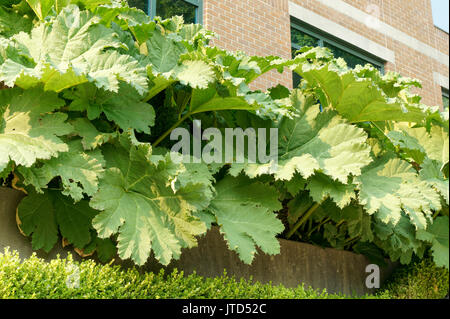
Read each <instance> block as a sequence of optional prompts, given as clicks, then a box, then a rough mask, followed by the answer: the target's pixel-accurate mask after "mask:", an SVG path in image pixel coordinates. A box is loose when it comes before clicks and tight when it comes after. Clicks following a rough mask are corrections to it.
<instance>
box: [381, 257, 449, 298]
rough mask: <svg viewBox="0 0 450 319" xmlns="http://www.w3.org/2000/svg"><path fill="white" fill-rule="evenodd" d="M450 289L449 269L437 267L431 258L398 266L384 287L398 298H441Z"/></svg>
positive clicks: (392, 295)
mask: <svg viewBox="0 0 450 319" xmlns="http://www.w3.org/2000/svg"><path fill="white" fill-rule="evenodd" d="M448 291H449V272H448V270H447V269H445V268H438V267H436V264H435V263H434V262H433V260H432V259H431V258H426V259H423V260H421V261H417V262H414V263H411V264H409V265H408V266H402V267H400V268H398V269H397V270H396V271H395V272H394V273H393V274H392V276H391V278H390V280H389V281H388V282H387V283H386V284H385V287H384V293H387V294H389V295H390V296H391V298H396V299H441V298H444V297H445V296H446V295H447V294H448Z"/></svg>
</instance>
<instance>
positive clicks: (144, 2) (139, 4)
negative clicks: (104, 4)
mask: <svg viewBox="0 0 450 319" xmlns="http://www.w3.org/2000/svg"><path fill="white" fill-rule="evenodd" d="M128 5H129V6H130V7H135V8H139V9H141V10H143V11H144V12H148V0H128Z"/></svg>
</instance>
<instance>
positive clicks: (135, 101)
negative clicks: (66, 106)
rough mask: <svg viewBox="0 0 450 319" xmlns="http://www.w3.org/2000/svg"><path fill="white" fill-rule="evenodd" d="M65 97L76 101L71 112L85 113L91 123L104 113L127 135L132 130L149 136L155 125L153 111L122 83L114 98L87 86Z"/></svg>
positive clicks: (130, 88) (128, 86) (71, 107)
mask: <svg viewBox="0 0 450 319" xmlns="http://www.w3.org/2000/svg"><path fill="white" fill-rule="evenodd" d="M65 97H66V98H69V99H71V100H73V101H72V103H71V104H70V110H71V111H83V112H84V111H86V112H87V117H88V119H90V120H93V119H96V118H99V117H100V115H101V114H102V113H104V114H105V115H106V117H107V119H108V120H110V121H112V122H114V123H115V124H117V125H118V126H119V127H120V128H121V129H123V130H124V131H126V130H128V129H130V128H131V129H135V130H136V131H138V132H144V133H147V134H149V133H150V127H151V126H153V125H154V124H155V110H154V109H153V107H152V106H151V105H150V104H148V103H145V102H141V100H140V97H139V95H138V94H137V92H136V90H135V89H133V88H132V87H131V86H130V85H128V84H126V83H123V82H121V83H120V85H119V91H118V94H111V93H110V92H108V91H105V90H102V89H98V88H97V87H95V86H94V85H92V84H90V83H86V84H83V85H80V86H78V87H77V88H75V89H74V90H73V91H72V92H67V93H65ZM78 124H80V123H78ZM81 134H84V133H83V132H81Z"/></svg>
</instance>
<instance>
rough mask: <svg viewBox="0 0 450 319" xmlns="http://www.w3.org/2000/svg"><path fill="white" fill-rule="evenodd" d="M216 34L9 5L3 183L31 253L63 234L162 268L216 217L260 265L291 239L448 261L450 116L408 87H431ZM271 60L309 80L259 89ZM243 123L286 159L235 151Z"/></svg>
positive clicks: (96, 10)
mask: <svg viewBox="0 0 450 319" xmlns="http://www.w3.org/2000/svg"><path fill="white" fill-rule="evenodd" d="M212 37H214V34H213V33H211V32H209V31H207V30H205V29H203V28H202V26H201V25H195V24H184V22H183V19H182V18H181V17H173V18H171V19H167V20H161V19H159V18H156V19H151V18H150V17H148V16H147V15H146V14H145V13H144V12H143V11H141V10H138V9H135V8H130V7H128V5H127V3H126V1H115V0H27V1H25V0H7V1H2V2H1V5H0V87H1V88H2V89H1V90H0V183H1V185H3V186H6V187H13V188H16V189H20V190H22V191H23V192H25V193H26V194H27V196H26V197H25V198H24V199H23V200H22V201H21V203H20V205H19V206H18V210H17V220H18V225H19V227H20V229H21V231H22V232H23V233H24V234H25V235H27V236H29V237H30V238H31V244H32V246H33V248H34V249H36V250H38V249H43V250H45V251H50V250H51V249H52V247H53V246H54V245H55V244H56V243H57V242H58V240H60V239H61V238H63V240H64V242H65V243H66V244H70V245H72V246H73V247H74V248H75V249H76V251H78V252H79V253H80V254H82V255H89V254H93V253H95V252H96V253H97V255H98V257H99V258H100V259H101V260H105V261H106V260H108V259H111V258H112V257H113V256H114V255H115V254H116V253H117V254H118V255H119V256H120V257H121V258H122V259H132V260H133V261H134V262H135V263H136V264H138V265H142V264H144V263H145V262H146V261H147V259H148V258H149V256H150V254H151V253H152V254H153V255H154V256H155V258H156V259H157V260H158V261H159V262H160V263H161V264H164V265H167V264H168V263H170V261H171V260H173V259H177V258H179V257H180V254H181V249H182V248H189V247H194V246H196V245H197V238H198V237H199V236H201V235H203V234H205V233H206V232H207V230H208V229H209V228H210V227H211V226H212V225H216V226H217V227H219V229H220V231H221V233H222V234H223V236H224V239H225V240H226V242H227V244H228V247H229V248H230V249H231V250H234V251H236V252H237V254H238V255H239V257H240V258H241V260H242V261H243V262H245V263H247V264H250V263H251V262H252V260H253V258H254V256H255V254H256V251H257V250H256V248H257V247H259V248H260V249H261V251H263V252H264V253H267V254H278V253H279V251H280V247H279V242H278V240H277V237H282V238H288V239H292V240H300V241H304V242H309V243H313V244H317V245H321V246H327V247H335V248H339V249H347V250H351V251H355V252H358V253H363V254H366V255H368V256H369V257H371V258H372V259H377V260H383V259H384V258H386V257H388V258H390V259H391V260H394V261H395V260H400V262H401V263H404V264H407V263H409V262H410V261H411V259H412V257H413V256H418V257H419V258H421V257H422V256H424V255H425V254H429V253H430V254H432V256H433V258H434V261H435V263H436V264H437V265H438V266H445V267H447V268H448V267H449V257H448V254H449V246H448V244H449V240H448V236H449V235H448V233H449V219H448V211H449V208H448V204H449V195H448V194H449V193H448V175H449V164H448V162H449V160H448V156H449V155H448V154H449V150H448V145H449V139H448V113H441V112H439V109H438V108H437V107H428V106H425V105H423V104H422V103H421V102H420V97H419V96H417V95H415V94H412V93H411V92H412V91H411V88H413V87H417V86H420V83H418V82H417V81H415V80H413V79H409V78H404V77H401V76H400V75H398V74H396V73H392V72H388V73H386V74H380V72H379V71H378V70H376V69H375V68H374V67H372V66H371V65H366V66H357V67H356V68H355V69H351V68H348V67H347V66H346V64H345V62H344V60H342V59H335V58H333V56H332V54H331V53H330V51H328V50H327V49H323V48H309V47H305V48H303V49H301V50H300V51H299V52H297V55H296V57H295V58H293V59H291V60H285V59H281V58H278V57H273V56H270V57H258V56H248V55H246V54H244V53H242V52H228V51H226V50H223V49H220V48H218V47H214V46H210V45H209V40H210V39H211V38H212ZM271 70H275V71H278V72H283V71H289V72H291V71H292V72H296V73H297V74H298V75H299V76H300V77H301V79H302V80H301V83H300V85H299V86H298V87H297V88H295V89H293V90H290V89H288V88H286V87H283V86H281V85H277V86H274V87H273V88H270V89H268V90H267V91H266V92H263V91H255V90H252V89H251V88H253V87H255V86H254V85H252V82H254V81H255V80H256V79H257V78H258V77H259V76H261V75H263V74H265V73H267V72H269V71H271ZM198 123H201V129H200V128H199V127H198ZM181 128H182V129H185V131H186V132H189V134H188V136H184V137H185V139H184V142H183V143H182V144H183V145H182V146H183V147H180V145H179V144H178V143H181V142H180V141H179V140H174V139H173V136H174V135H175V136H176V135H178V134H175V133H176V132H177V130H179V129H181ZM230 129H231V130H233V132H239V130H241V131H242V132H244V133H245V132H246V133H248V132H254V135H252V134H250V133H249V134H244V137H245V140H244V142H243V144H244V145H245V146H247V145H250V144H251V143H252V142H254V141H255V140H257V141H258V143H256V144H255V149H257V152H258V153H263V154H267V153H269V150H274V151H276V154H277V156H276V157H270V156H269V159H270V160H269V161H266V162H261V161H255V160H254V159H253V158H252V157H251V156H250V155H251V154H250V153H246V154H241V153H239V152H238V150H236V152H234V149H235V148H236V147H237V145H238V141H236V143H234V142H233V139H232V140H231V147H230V140H228V144H227V143H224V144H223V148H224V149H225V151H224V152H222V151H223V149H222V148H221V145H222V144H221V143H220V136H221V133H226V132H227V131H229V130H230ZM249 129H253V130H249ZM208 130H209V131H208ZM207 131H208V132H210V134H209V138H205V137H208V136H206V135H205V134H204V135H203V136H200V138H199V136H198V132H200V133H201V132H207ZM196 132H197V133H196ZM272 132H275V133H276V134H275V135H274V134H272ZM268 136H271V139H270V141H268V140H269V139H268V138H267V137H268ZM202 137H203V138H202ZM273 137H274V138H273ZM264 141H267V142H266V143H264ZM222 142H223V141H222ZM272 142H275V145H276V148H275V149H273V147H272V146H273V145H274V144H273V143H272ZM199 147H200V148H201V150H202V152H203V153H202V155H203V156H201V157H200V158H199V157H198V156H195V155H196V150H197V154H198V148H199ZM208 147H209V148H208ZM191 148H192V149H194V150H193V151H192V152H190V150H191ZM249 148H250V147H249ZM227 149H228V152H227V151H226V150H227ZM230 149H231V155H230V152H229V151H230ZM211 153H216V154H213V155H211ZM238 153H239V154H238ZM204 155H208V156H209V157H208V158H209V159H211V158H212V159H213V160H209V161H206V160H205V156H204ZM237 158H239V159H240V160H239V161H238V160H237ZM0 222H1V220H0Z"/></svg>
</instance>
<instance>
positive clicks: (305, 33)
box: [291, 20, 384, 87]
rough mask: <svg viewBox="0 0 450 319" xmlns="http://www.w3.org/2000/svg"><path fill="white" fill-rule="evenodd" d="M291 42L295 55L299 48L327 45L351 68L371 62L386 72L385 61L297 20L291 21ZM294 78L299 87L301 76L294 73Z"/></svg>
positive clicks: (382, 71) (295, 84) (295, 85)
mask: <svg viewBox="0 0 450 319" xmlns="http://www.w3.org/2000/svg"><path fill="white" fill-rule="evenodd" d="M291 43H292V45H291V46H292V56H293V57H294V55H295V52H296V51H297V50H299V49H300V48H302V47H305V46H313V47H316V46H320V47H326V48H329V49H330V50H331V52H333V54H334V56H335V57H336V58H343V59H344V60H345V62H347V65H348V66H349V67H350V68H354V67H355V66H357V65H363V66H364V65H366V64H371V65H373V66H374V67H375V68H377V69H378V70H379V71H380V72H381V73H384V61H382V60H380V59H378V58H377V57H374V56H371V55H370V54H369V53H366V52H364V51H362V50H360V49H358V48H356V47H353V46H351V45H350V44H347V43H345V42H343V41H341V40H339V39H336V38H333V37H332V36H330V35H327V34H326V33H324V32H321V31H320V30H315V29H314V28H313V27H311V26H309V25H306V24H304V23H301V22H299V21H296V20H295V21H292V22H291ZM293 80H294V87H297V86H298V84H299V83H300V76H299V75H298V74H296V73H294V76H293Z"/></svg>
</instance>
